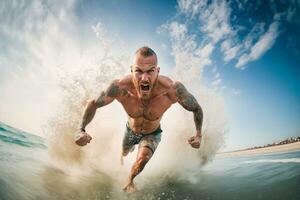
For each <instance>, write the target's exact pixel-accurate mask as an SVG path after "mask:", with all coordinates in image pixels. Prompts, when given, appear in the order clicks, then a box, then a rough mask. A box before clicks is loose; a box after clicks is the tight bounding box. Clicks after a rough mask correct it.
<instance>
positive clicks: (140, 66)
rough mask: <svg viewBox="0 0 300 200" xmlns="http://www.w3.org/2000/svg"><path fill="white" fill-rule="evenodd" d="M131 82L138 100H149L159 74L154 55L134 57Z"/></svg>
mask: <svg viewBox="0 0 300 200" xmlns="http://www.w3.org/2000/svg"><path fill="white" fill-rule="evenodd" d="M131 70H132V80H133V83H134V86H135V89H136V91H137V93H138V96H139V98H141V99H144V100H146V99H149V98H150V96H151V93H152V91H153V87H154V85H155V82H156V80H157V77H158V74H159V67H157V58H156V55H152V56H148V57H144V56H142V55H139V54H138V55H136V56H135V59H134V64H133V65H132V69H131Z"/></svg>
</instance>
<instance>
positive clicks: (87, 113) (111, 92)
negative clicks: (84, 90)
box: [80, 80, 127, 131]
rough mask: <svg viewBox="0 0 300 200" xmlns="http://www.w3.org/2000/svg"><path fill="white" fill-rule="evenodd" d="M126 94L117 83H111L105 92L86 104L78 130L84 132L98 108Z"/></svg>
mask: <svg viewBox="0 0 300 200" xmlns="http://www.w3.org/2000/svg"><path fill="white" fill-rule="evenodd" d="M126 94H127V92H126V90H125V89H121V88H120V86H119V84H118V81H117V80H116V81H113V82H112V83H111V84H110V85H109V87H108V88H107V90H106V91H103V92H101V94H100V95H99V97H98V98H97V99H93V100H91V101H90V102H89V103H88V104H87V106H86V108H85V110H84V113H83V117H82V121H81V124H80V129H81V130H82V131H85V127H86V125H87V124H89V123H90V122H91V121H92V119H93V118H94V116H95V113H96V110H97V109H98V108H100V107H103V106H106V105H108V104H110V103H111V102H112V101H113V100H114V99H115V98H117V97H121V96H124V95H126Z"/></svg>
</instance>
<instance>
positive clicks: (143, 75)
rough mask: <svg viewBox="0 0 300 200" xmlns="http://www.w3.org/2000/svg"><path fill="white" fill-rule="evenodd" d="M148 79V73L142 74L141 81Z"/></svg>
mask: <svg viewBox="0 0 300 200" xmlns="http://www.w3.org/2000/svg"><path fill="white" fill-rule="evenodd" d="M148 79H149V75H148V73H146V72H144V73H143V74H142V81H148Z"/></svg>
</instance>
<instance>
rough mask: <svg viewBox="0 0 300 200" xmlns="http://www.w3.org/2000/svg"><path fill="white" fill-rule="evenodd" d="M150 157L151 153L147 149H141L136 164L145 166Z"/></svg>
mask: <svg viewBox="0 0 300 200" xmlns="http://www.w3.org/2000/svg"><path fill="white" fill-rule="evenodd" d="M151 157H152V151H151V150H150V149H149V148H147V147H142V148H141V149H140V151H139V153H138V156H137V163H138V164H139V165H141V166H145V165H146V163H147V162H148V161H149V160H150V158H151Z"/></svg>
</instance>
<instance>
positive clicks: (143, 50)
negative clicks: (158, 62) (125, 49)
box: [135, 46, 156, 57]
mask: <svg viewBox="0 0 300 200" xmlns="http://www.w3.org/2000/svg"><path fill="white" fill-rule="evenodd" d="M135 54H136V55H137V54H140V55H142V56H144V57H148V56H153V55H155V56H156V53H155V52H154V51H153V50H152V49H151V48H149V47H147V46H144V47H141V48H139V49H138V50H137V51H136V52H135Z"/></svg>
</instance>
